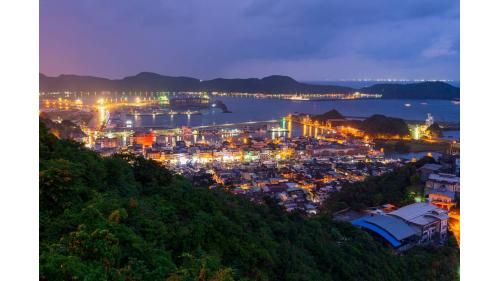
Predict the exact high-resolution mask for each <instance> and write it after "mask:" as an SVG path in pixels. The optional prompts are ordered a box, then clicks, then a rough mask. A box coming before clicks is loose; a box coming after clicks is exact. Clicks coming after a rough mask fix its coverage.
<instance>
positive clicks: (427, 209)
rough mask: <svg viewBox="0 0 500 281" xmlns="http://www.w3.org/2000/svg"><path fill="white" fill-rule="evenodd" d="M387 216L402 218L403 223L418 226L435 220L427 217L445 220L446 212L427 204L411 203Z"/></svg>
mask: <svg viewBox="0 0 500 281" xmlns="http://www.w3.org/2000/svg"><path fill="white" fill-rule="evenodd" d="M389 215H391V216H395V217H399V218H402V219H403V220H405V221H408V222H411V223H415V224H418V225H423V224H428V223H430V222H432V221H434V220H435V219H431V218H429V216H430V217H434V218H436V219H446V218H447V217H448V214H447V212H446V211H444V210H441V209H439V208H438V207H436V206H434V205H432V204H429V203H413V204H411V205H408V206H404V207H402V208H399V209H397V210H396V211H392V212H390V213H389ZM424 217H425V218H424Z"/></svg>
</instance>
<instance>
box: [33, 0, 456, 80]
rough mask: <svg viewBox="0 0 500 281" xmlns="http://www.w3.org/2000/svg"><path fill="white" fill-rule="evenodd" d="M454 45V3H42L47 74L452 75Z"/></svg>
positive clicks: (424, 0) (385, 0)
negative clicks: (145, 72)
mask: <svg viewBox="0 0 500 281" xmlns="http://www.w3.org/2000/svg"><path fill="white" fill-rule="evenodd" d="M459 41H460V35H459V1H455V0H453V1H449V0H440V1H434V0H413V1H405V0H371V1H365V0H354V1H352V0H351V1H337V0H335V1H334V0H322V1H320V0H297V1H284V0H281V1H279V0H255V1H251V0H239V1H234V0H224V1H222V0H221V1H219V0H215V1H205V0H183V1H174V0H169V1H166V0H165V1H162V0H151V1H140V0H130V1H123V0H122V1H118V0H115V1H98V0H87V1H63V0H59V1H57V0H45V1H44V0H42V1H41V2H40V71H41V72H44V73H47V74H51V75H54V74H60V73H79V74H93V75H104V76H107V77H121V76H124V75H130V74H135V73H137V72H139V71H145V70H147V71H156V72H159V73H163V74H170V75H190V76H196V77H200V78H203V79H207V78H214V77H218V76H226V77H235V76H242V77H248V76H259V77H260V76H264V75H268V74H287V75H293V76H294V77H295V78H297V79H323V77H326V78H325V79H327V78H328V79H340V78H343V79H346V78H361V77H377V78H378V77H387V76H389V75H390V76H391V77H396V78H419V79H458V78H459V55H460V46H459ZM271 72H272V73H271Z"/></svg>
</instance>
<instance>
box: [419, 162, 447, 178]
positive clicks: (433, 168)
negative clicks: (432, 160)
mask: <svg viewBox="0 0 500 281" xmlns="http://www.w3.org/2000/svg"><path fill="white" fill-rule="evenodd" d="M442 167H443V166H442V165H439V164H425V165H423V166H422V167H420V168H419V169H418V172H419V174H420V180H421V181H423V182H425V181H426V180H427V179H429V176H430V175H431V174H435V173H438V172H439V170H440V169H441V168H442Z"/></svg>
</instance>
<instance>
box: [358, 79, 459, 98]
mask: <svg viewBox="0 0 500 281" xmlns="http://www.w3.org/2000/svg"><path fill="white" fill-rule="evenodd" d="M360 92H363V93H368V94H382V95H383V98H385V99H446V100H452V99H453V100H454V99H457V100H458V99H460V88H458V87H455V86H452V85H450V84H447V83H444V82H422V83H411V84H376V85H373V86H370V87H365V88H361V89H360Z"/></svg>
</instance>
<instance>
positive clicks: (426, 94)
mask: <svg viewBox="0 0 500 281" xmlns="http://www.w3.org/2000/svg"><path fill="white" fill-rule="evenodd" d="M39 90H40V91H41V92H57V91H83V92H100V91H112V92H114V91H118V92H122V91H124V92H128V91H207V92H212V91H218V92H245V93H263V94H276V93H288V94H295V93H297V94H300V93H318V94H321V93H343V94H347V93H354V92H356V91H360V92H364V93H372V94H382V95H383V98H389V99H459V98H460V88H457V87H454V86H451V85H449V84H446V83H443V82H423V83H414V84H377V85H373V86H370V87H365V88H362V89H354V88H350V87H343V86H332V85H314V84H307V83H301V82H298V81H296V80H294V79H293V78H290V77H288V76H281V75H272V76H268V77H264V78H262V79H259V78H248V79H225V78H217V79H213V80H206V81H202V80H199V79H196V78H192V77H173V76H164V75H160V74H156V73H152V72H141V73H139V74H137V75H135V76H129V77H125V78H123V79H116V80H112V79H107V78H100V77H93V76H79V75H59V76H57V77H49V76H46V75H44V74H41V73H40V85H39Z"/></svg>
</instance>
